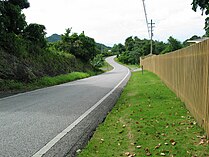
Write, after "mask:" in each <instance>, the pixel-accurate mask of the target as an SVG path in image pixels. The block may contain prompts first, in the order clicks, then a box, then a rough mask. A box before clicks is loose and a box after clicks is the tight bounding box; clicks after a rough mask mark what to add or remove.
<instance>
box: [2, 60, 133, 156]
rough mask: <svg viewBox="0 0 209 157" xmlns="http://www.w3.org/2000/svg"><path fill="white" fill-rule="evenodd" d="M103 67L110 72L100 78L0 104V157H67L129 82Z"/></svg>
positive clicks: (117, 70) (124, 73)
mask: <svg viewBox="0 0 209 157" xmlns="http://www.w3.org/2000/svg"><path fill="white" fill-rule="evenodd" d="M107 62H109V63H110V64H111V65H112V66H113V67H114V69H113V70H112V71H110V72H107V73H104V74H102V75H98V76H94V77H90V78H87V79H82V80H78V81H74V82H70V83H65V84H61V85H57V86H53V87H48V88H44V89H39V90H35V91H32V92H27V93H23V94H17V95H14V96H10V97H6V98H2V99H0V140H1V142H0V143H1V145H0V156H5V157H16V156H21V157H28V156H34V157H38V156H64V155H66V153H67V152H70V153H71V154H70V156H73V153H74V152H75V151H76V150H77V149H78V148H80V147H82V145H83V144H84V143H85V142H86V139H88V138H89V136H90V134H91V132H92V131H93V130H94V129H95V127H96V126H97V125H98V123H100V122H102V120H103V119H104V117H105V116H106V114H107V112H108V111H109V110H110V109H111V108H112V107H113V105H114V103H115V102H116V100H117V98H118V96H119V94H120V92H121V90H122V88H123V87H124V85H125V84H126V82H127V81H128V79H129V77H130V72H129V70H128V69H127V68H126V67H124V66H122V65H119V64H117V63H116V62H114V60H113V57H109V58H107Z"/></svg>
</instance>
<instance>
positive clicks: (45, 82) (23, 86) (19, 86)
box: [0, 72, 90, 91]
mask: <svg viewBox="0 0 209 157" xmlns="http://www.w3.org/2000/svg"><path fill="white" fill-rule="evenodd" d="M89 76H90V74H88V73H83V72H72V73H69V74H64V75H59V76H55V77H43V78H41V79H38V80H35V81H33V82H31V83H22V82H18V81H14V80H5V81H3V80H2V81H1V80H0V91H17V90H18V91H27V90H33V89H37V88H43V87H48V86H53V85H58V84H61V83H66V82H70V81H74V80H78V79H82V78H86V77H89Z"/></svg>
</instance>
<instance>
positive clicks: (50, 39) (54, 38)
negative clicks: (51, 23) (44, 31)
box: [46, 34, 61, 42]
mask: <svg viewBox="0 0 209 157" xmlns="http://www.w3.org/2000/svg"><path fill="white" fill-rule="evenodd" d="M46 39H47V41H48V42H57V41H59V40H61V35H58V34H52V35H51V36H49V37H47V38H46Z"/></svg>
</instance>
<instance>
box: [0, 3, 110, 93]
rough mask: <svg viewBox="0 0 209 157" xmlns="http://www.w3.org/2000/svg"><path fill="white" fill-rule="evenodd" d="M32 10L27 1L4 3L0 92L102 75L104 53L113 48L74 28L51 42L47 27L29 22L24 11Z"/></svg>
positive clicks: (1, 8) (0, 10) (0, 29)
mask: <svg viewBox="0 0 209 157" xmlns="http://www.w3.org/2000/svg"><path fill="white" fill-rule="evenodd" d="M29 8H30V3H29V2H28V1H27V0H18V1H14V0H8V1H0V14H1V16H0V20H1V24H0V93H2V92H5V91H13V90H28V89H34V88H40V87H45V86H49V85H50V86H51V85H55V84H59V83H64V82H67V81H71V80H75V79H79V78H80V76H81V78H83V77H87V76H89V75H95V74H100V73H101V72H102V71H101V70H100V69H99V68H100V67H102V66H103V64H104V60H103V57H104V56H103V55H102V54H101V51H100V50H101V49H102V52H103V53H106V52H107V51H108V49H109V47H106V46H105V45H102V44H98V43H96V42H95V40H94V39H93V38H91V37H88V36H86V35H85V33H84V32H82V33H80V34H78V33H74V32H72V28H68V29H66V32H65V33H64V34H62V35H60V36H59V35H54V36H53V38H50V39H48V40H49V41H56V42H48V41H47V38H46V32H45V30H46V28H45V26H44V25H41V24H36V23H30V24H28V23H27V22H26V20H25V19H26V18H25V15H24V14H23V12H22V11H23V10H24V9H29ZM55 38H56V39H55ZM76 72H77V73H76ZM78 74H79V75H78ZM83 74H85V75H83ZM71 78H72V79H71Z"/></svg>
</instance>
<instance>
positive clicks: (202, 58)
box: [141, 40, 209, 136]
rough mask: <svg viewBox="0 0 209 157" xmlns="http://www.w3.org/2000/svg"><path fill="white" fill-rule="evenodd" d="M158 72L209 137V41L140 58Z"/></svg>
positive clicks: (142, 63) (146, 68)
mask: <svg viewBox="0 0 209 157" xmlns="http://www.w3.org/2000/svg"><path fill="white" fill-rule="evenodd" d="M141 65H143V68H144V69H145V70H149V71H151V72H153V73H155V74H157V75H158V76H159V77H160V78H161V79H162V80H163V81H164V82H165V84H166V85H167V86H168V87H169V88H170V89H172V90H173V91H174V92H175V93H176V94H177V96H178V97H180V98H181V100H182V101H183V102H185V104H186V107H187V108H188V109H189V110H190V112H191V113H192V114H193V116H194V117H195V118H196V120H197V122H198V123H199V125H201V126H203V127H204V128H205V130H206V132H207V135H208V136H209V40H206V41H204V42H201V43H198V44H195V45H192V46H190V47H188V48H184V49H181V50H177V51H174V52H171V53H168V54H164V55H157V56H156V55H154V56H151V57H147V58H145V59H142V60H141Z"/></svg>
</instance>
